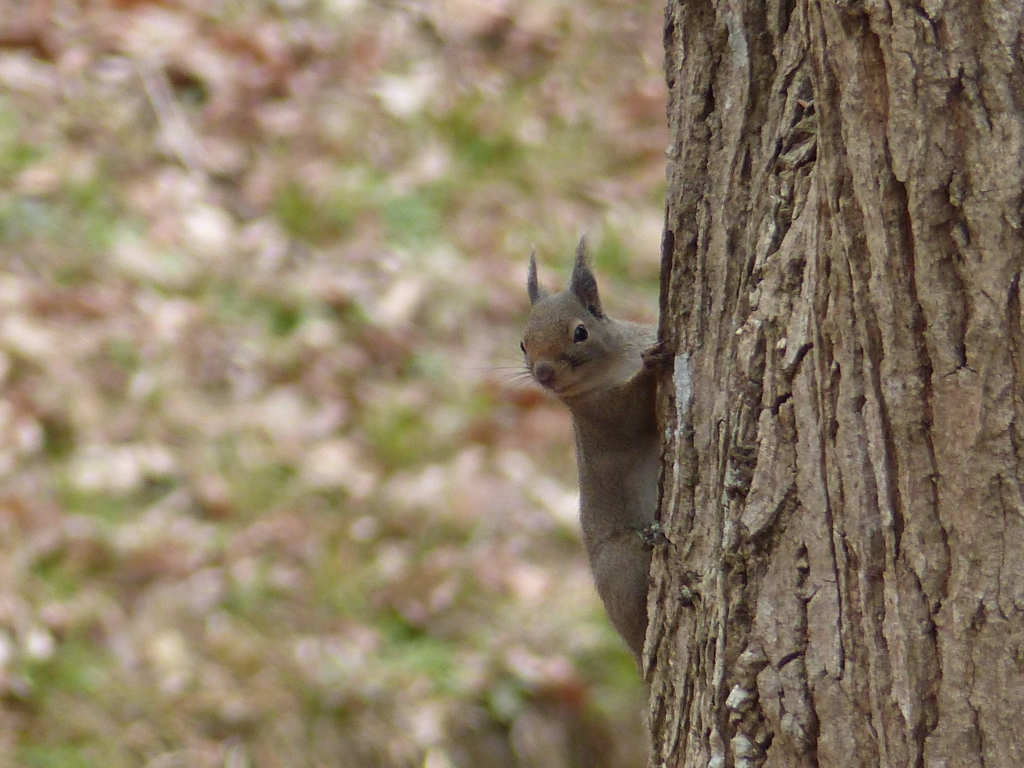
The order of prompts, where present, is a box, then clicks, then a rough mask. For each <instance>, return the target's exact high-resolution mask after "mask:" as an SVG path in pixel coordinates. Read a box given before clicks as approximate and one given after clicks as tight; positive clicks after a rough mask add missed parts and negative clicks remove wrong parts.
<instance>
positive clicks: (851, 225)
mask: <svg viewBox="0 0 1024 768" xmlns="http://www.w3.org/2000/svg"><path fill="white" fill-rule="evenodd" d="M1022 29H1024V3H1021V2H1019V0H1015V1H1012V2H1011V1H1009V0H1006V1H1004V2H980V1H976V0H959V1H957V0H768V1H767V2H764V1H763V0H714V1H713V2H712V1H711V0H670V2H669V7H668V10H667V14H666V31H665V47H666V53H667V58H666V67H667V76H668V84H669V92H670V102H669V118H670V125H671V131H672V142H671V145H670V150H669V184H670V190H669V202H668V210H667V222H666V234H665V244H664V245H665V253H664V266H663V275H662V276H663V286H664V287H663V301H662V318H661V320H662V333H663V334H664V335H665V337H666V338H667V339H668V341H669V342H670V343H671V344H672V345H674V347H675V349H677V350H678V355H677V357H676V361H675V369H674V371H673V373H672V376H671V380H670V379H669V377H668V376H667V375H666V381H665V384H666V386H664V387H663V388H662V390H663V391H662V393H661V395H660V398H661V401H660V403H659V408H660V409H661V414H662V417H663V419H664V424H665V428H666V433H667V435H668V442H669V445H668V448H667V455H666V461H665V477H664V482H663V502H662V518H661V519H662V525H663V528H664V531H665V534H666V536H667V539H668V543H667V544H666V545H664V546H663V547H660V548H659V549H658V551H657V552H656V556H655V564H654V567H653V569H652V573H653V581H652V589H651V595H650V613H651V627H650V630H649V633H648V643H647V662H648V665H649V670H650V672H649V679H650V681H651V691H652V696H651V702H652V703H651V727H652V757H651V765H653V766H663V765H664V766H700V767H701V768H706V767H707V766H715V767H718V766H723V767H724V766H760V765H768V766H816V765H820V766H844V768H845V767H847V766H866V767H870V768H874V767H875V766H936V767H937V766H948V767H950V768H952V767H953V766H988V767H989V768H992V767H993V766H998V767H999V768H1011V766H1021V765H1024V722H1022V717H1024V619H1022V617H1024V498H1022V496H1024V491H1022V480H1024V430H1022V426H1024V404H1022V392H1024V333H1022V327H1024V315H1022V309H1021V307H1022V302H1021V285H1020V283H1021V279H1020V274H1021V270H1022V265H1024V256H1022V254H1024V238H1022V229H1021V227H1022V223H1024V222H1022V218H1024V212H1022V186H1024V179H1022V176H1024V162H1022V151H1024V103H1022V100H1024V63H1022V44H1024V38H1022Z"/></svg>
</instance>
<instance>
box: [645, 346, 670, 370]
mask: <svg viewBox="0 0 1024 768" xmlns="http://www.w3.org/2000/svg"><path fill="white" fill-rule="evenodd" d="M640 359H641V360H643V363H644V368H650V369H657V368H667V367H668V366H669V364H670V363H671V362H672V361H673V360H674V359H675V352H674V351H673V350H672V349H670V348H669V345H668V342H667V341H664V340H659V341H656V342H654V343H653V344H652V345H651V346H649V347H648V348H647V349H645V350H644V351H643V352H641V353H640Z"/></svg>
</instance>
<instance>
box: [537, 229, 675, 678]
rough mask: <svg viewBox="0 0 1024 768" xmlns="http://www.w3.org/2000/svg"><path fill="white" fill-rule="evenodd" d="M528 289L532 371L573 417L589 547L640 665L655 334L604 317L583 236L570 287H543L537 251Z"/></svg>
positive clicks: (653, 446) (615, 618)
mask: <svg viewBox="0 0 1024 768" xmlns="http://www.w3.org/2000/svg"><path fill="white" fill-rule="evenodd" d="M526 290H527V293H528V294H529V297H530V304H531V311H530V316H529V319H528V320H527V323H526V330H525V332H524V334H523V341H522V344H520V347H521V349H522V351H523V355H524V357H525V360H526V367H527V368H528V369H529V372H530V374H531V375H532V376H533V378H534V379H535V380H536V381H537V383H538V384H540V385H541V386H542V387H544V388H545V389H547V390H549V391H551V392H552V393H553V394H554V395H555V396H556V397H557V398H558V399H559V400H561V401H562V403H564V404H565V406H566V407H567V408H568V409H569V412H570V413H571V414H572V424H573V432H574V435H575V438H576V465H577V471H578V475H579V484H580V527H581V529H582V531H583V545H584V548H585V549H586V552H587V558H588V560H589V561H590V570H591V573H592V575H593V578H594V584H595V586H596V587H597V592H598V594H599V595H600V597H601V601H602V602H603V603H604V607H605V611H606V612H607V613H608V617H609V619H611V622H612V625H613V626H614V627H615V629H616V631H617V632H618V633H619V634H620V635H621V636H622V638H623V639H624V640H625V641H626V644H627V645H628V646H629V649H630V650H631V651H632V652H633V656H634V658H635V659H636V661H637V664H638V665H639V664H640V658H641V655H642V654H643V647H644V640H645V637H646V634H647V580H648V572H649V571H650V565H651V545H650V536H651V534H652V532H653V531H654V530H655V527H654V525H655V515H656V511H657V510H656V508H657V503H658V473H659V470H660V465H661V462H660V458H661V442H660V438H659V433H658V429H657V424H656V421H655V400H654V398H655V378H656V377H655V370H656V367H657V364H658V362H659V360H660V359H661V358H662V357H663V354H662V353H661V350H660V347H659V345H658V344H657V328H656V326H654V325H644V324H641V323H630V322H625V321H621V320H612V319H611V318H610V317H608V316H607V315H605V313H604V309H603V308H602V307H601V299H600V297H599V296H598V292H597V280H596V279H595V277H594V274H593V272H592V271H591V268H590V263H589V255H588V247H587V238H586V236H583V237H581V238H580V242H579V245H578V246H577V248H576V259H575V263H574V264H573V269H572V277H571V278H570V279H569V284H568V286H567V287H566V288H565V290H563V291H560V292H559V293H550V292H548V291H546V290H544V289H543V288H541V287H540V286H539V285H538V282H537V259H536V252H534V253H532V254H530V270H529V274H528V277H527V281H526Z"/></svg>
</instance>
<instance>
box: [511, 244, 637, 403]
mask: <svg viewBox="0 0 1024 768" xmlns="http://www.w3.org/2000/svg"><path fill="white" fill-rule="evenodd" d="M526 292H527V294H529V297H530V304H531V305H532V307H533V308H532V310H531V312H530V318H529V319H528V320H527V321H526V331H525V332H524V333H523V341H522V344H520V347H521V348H522V350H523V355H524V356H525V358H526V367H527V368H528V369H529V371H530V374H531V375H532V376H533V378H534V379H535V380H536V381H537V383H538V384H540V385H541V386H543V387H545V388H546V389H549V390H551V391H552V392H553V393H554V394H555V395H557V396H558V397H560V398H563V399H564V398H572V397H576V396H578V395H582V394H585V393H587V392H590V391H592V390H595V389H599V388H600V389H603V388H608V387H612V386H616V385H618V384H620V383H622V382H623V381H625V380H626V379H628V378H629V377H630V376H631V375H632V374H633V373H634V371H635V368H636V362H637V361H634V360H632V359H631V357H629V356H627V355H626V354H625V353H624V350H623V344H622V339H621V338H619V334H618V333H617V325H616V323H615V321H614V320H611V319H609V318H608V317H607V316H606V315H605V313H604V310H603V309H602V307H601V298H600V296H598V293H597V280H596V279H595V278H594V273H593V272H592V271H591V269H590V263H589V254H588V249H587V238H586V236H583V237H581V238H580V243H579V245H578V246H577V247H576V260H575V262H574V264H573V268H572V276H571V277H570V278H569V284H568V285H567V286H566V288H565V289H564V290H562V291H560V292H559V293H550V292H549V291H546V290H544V289H543V288H541V287H540V285H539V284H538V282H537V259H536V254H535V253H531V254H530V271H529V274H528V276H527V280H526Z"/></svg>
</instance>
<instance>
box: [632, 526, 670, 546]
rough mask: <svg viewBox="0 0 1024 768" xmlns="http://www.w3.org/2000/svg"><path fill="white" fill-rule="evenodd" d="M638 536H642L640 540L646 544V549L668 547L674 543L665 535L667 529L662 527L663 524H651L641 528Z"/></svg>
mask: <svg viewBox="0 0 1024 768" xmlns="http://www.w3.org/2000/svg"><path fill="white" fill-rule="evenodd" d="M637 534H638V535H639V536H640V540H641V541H642V542H643V543H644V547H645V548H646V549H654V548H656V547H667V546H668V545H669V544H671V543H672V542H671V541H669V538H668V536H666V535H665V529H664V528H662V527H661V523H651V524H650V525H648V526H647V527H646V528H641V529H640V530H639V531H637Z"/></svg>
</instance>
